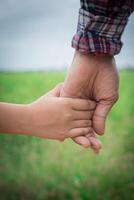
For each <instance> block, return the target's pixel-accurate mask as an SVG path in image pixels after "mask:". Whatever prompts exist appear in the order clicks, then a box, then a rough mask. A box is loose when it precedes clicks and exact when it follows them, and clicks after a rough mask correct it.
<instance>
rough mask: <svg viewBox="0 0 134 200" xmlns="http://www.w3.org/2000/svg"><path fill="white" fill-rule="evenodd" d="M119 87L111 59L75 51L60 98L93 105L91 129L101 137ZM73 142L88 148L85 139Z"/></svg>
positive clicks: (112, 59) (77, 138)
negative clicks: (83, 100)
mask: <svg viewBox="0 0 134 200" xmlns="http://www.w3.org/2000/svg"><path fill="white" fill-rule="evenodd" d="M118 85H119V81H118V72H117V69H116V63H115V60H114V57H113V56H109V55H92V54H85V53H81V52H79V51H75V54H74V58H73V62H72V64H71V67H70V70H69V73H68V76H67V78H66V80H65V82H64V84H63V87H62V89H61V96H64V97H74V98H76V97H77V98H84V99H90V100H94V101H96V103H97V106H96V109H95V112H94V114H93V118H92V122H93V124H92V125H93V129H94V131H95V132H96V133H97V134H100V135H102V134H103V133H104V131H105V121H106V118H107V115H108V112H109V111H110V109H111V108H112V106H113V105H114V103H115V102H116V101H117V100H118ZM74 140H75V142H76V143H78V144H80V145H83V146H85V145H88V144H89V141H88V139H87V138H85V137H84V136H83V137H82V136H81V137H76V138H75V139H74Z"/></svg>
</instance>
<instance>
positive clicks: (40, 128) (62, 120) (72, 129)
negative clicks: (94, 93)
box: [28, 86, 96, 141]
mask: <svg viewBox="0 0 134 200" xmlns="http://www.w3.org/2000/svg"><path fill="white" fill-rule="evenodd" d="M60 87H61V86H58V87H56V88H55V89H53V90H52V91H51V92H49V93H48V94H46V95H44V96H42V97H41V98H39V99H38V100H36V101H35V102H33V103H31V104H29V105H28V110H29V114H30V120H29V122H28V126H30V124H31V126H30V128H29V127H28V132H29V134H31V135H34V136H37V137H42V138H48V139H57V140H61V141H62V140H64V139H66V138H74V137H76V136H83V135H87V134H88V133H89V132H90V131H91V129H92V128H91V118H92V114H93V110H94V109H95V106H96V104H95V103H94V102H93V101H89V100H83V99H72V98H59V97H58V96H59V93H60Z"/></svg>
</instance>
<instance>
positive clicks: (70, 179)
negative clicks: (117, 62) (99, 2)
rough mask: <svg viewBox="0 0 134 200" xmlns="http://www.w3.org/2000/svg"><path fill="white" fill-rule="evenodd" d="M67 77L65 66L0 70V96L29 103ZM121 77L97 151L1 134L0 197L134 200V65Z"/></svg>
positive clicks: (16, 101) (55, 199)
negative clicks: (34, 70) (45, 69)
mask: <svg viewBox="0 0 134 200" xmlns="http://www.w3.org/2000/svg"><path fill="white" fill-rule="evenodd" d="M64 78H65V73H64V72H38V73H30V72H29V73H28V72H27V73H0V101H5V102H14V103H30V102H32V101H33V100H34V99H36V98H37V97H39V96H41V95H43V94H44V93H46V92H47V91H48V90H50V89H52V88H53V87H54V86H55V85H56V84H57V83H58V82H60V81H63V80H64ZM120 81H121V86H120V99H119V101H118V103H117V104H116V106H115V107H114V108H113V110H112V112H111V113H110V115H109V118H108V121H107V130H106V134H105V135H104V136H102V137H101V138H100V139H101V141H102V143H103V149H102V151H101V153H100V154H99V155H95V154H94V153H93V152H92V151H91V150H90V149H89V150H84V149H82V148H81V147H79V146H77V145H76V144H74V143H73V142H72V141H71V140H67V141H65V142H64V143H59V142H55V141H49V140H43V139H39V138H35V137H30V136H16V135H4V134H3V135H0V200H5V199H7V200H10V199H11V200H16V199H17V200H23V199H25V200H27V199H28V200H33V199H35V200H48V199H49V200H51V199H52V200H133V199H134V143H133V141H134V99H133V98H134V89H133V87H134V71H132V70H131V71H128V70H124V71H121V72H120Z"/></svg>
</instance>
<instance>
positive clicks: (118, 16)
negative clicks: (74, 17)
mask: <svg viewBox="0 0 134 200" xmlns="http://www.w3.org/2000/svg"><path fill="white" fill-rule="evenodd" d="M133 10H134V0H81V8H80V10H79V18H78V25H77V32H76V34H75V35H74V37H73V39H72V47H73V48H75V49H76V50H78V51H81V52H88V53H93V54H109V55H115V54H118V53H119V52H120V50H121V47H122V42H121V35H122V33H123V31H124V28H125V26H126V24H127V22H128V17H129V15H130V14H131V12H132V11H133Z"/></svg>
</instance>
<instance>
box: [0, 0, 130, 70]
mask: <svg viewBox="0 0 134 200" xmlns="http://www.w3.org/2000/svg"><path fill="white" fill-rule="evenodd" d="M78 9H79V0H67V1H65V0H0V70H6V71H7V70H10V71H11V70H43V69H50V68H55V69H62V68H63V67H65V66H67V65H69V64H70V62H71V59H72V56H73V49H72V48H71V47H70V43H71V39H72V36H73V34H74V33H75V31H76V26H77V18H78ZM123 41H124V47H123V49H122V52H121V54H120V55H119V56H117V64H118V66H119V67H124V66H128V65H131V66H134V14H132V15H131V17H130V20H129V23H128V26H127V28H126V30H125V33H124V34H123Z"/></svg>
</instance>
